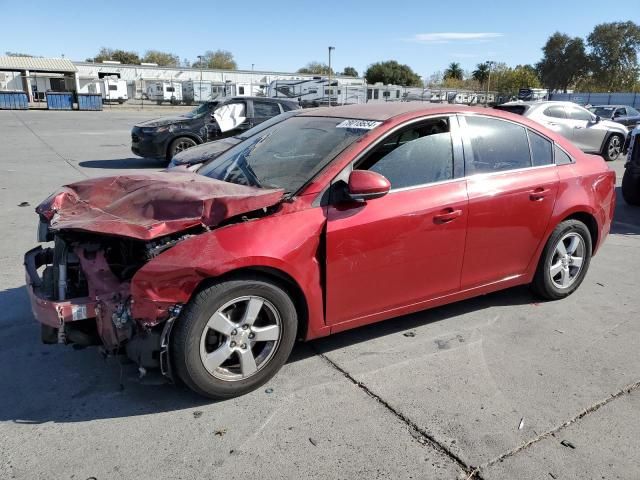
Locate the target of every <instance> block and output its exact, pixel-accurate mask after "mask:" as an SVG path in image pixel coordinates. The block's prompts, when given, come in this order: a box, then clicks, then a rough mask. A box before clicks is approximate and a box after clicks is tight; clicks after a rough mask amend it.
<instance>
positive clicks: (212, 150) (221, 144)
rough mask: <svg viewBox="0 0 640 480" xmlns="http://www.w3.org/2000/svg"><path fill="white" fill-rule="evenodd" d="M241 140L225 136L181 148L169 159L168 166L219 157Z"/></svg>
mask: <svg viewBox="0 0 640 480" xmlns="http://www.w3.org/2000/svg"><path fill="white" fill-rule="evenodd" d="M241 141H242V140H241V139H239V138H236V137H227V138H223V139H221V140H216V141H215V142H208V143H203V144H202V145H198V146H195V147H192V148H188V149H186V150H183V151H182V152H180V153H178V154H176V155H175V156H174V157H173V158H172V159H171V164H170V165H169V166H170V167H174V166H176V165H196V164H198V163H204V162H208V161H209V160H211V159H212V158H216V157H219V156H220V155H222V154H223V153H224V152H226V151H227V150H229V149H230V148H231V147H233V146H235V145H237V144H239V143H240V142H241Z"/></svg>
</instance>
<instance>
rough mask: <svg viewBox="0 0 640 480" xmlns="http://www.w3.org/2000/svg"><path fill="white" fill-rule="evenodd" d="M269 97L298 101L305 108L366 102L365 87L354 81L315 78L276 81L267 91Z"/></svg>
mask: <svg viewBox="0 0 640 480" xmlns="http://www.w3.org/2000/svg"><path fill="white" fill-rule="evenodd" d="M265 94H266V96H267V97H275V98H290V99H292V100H298V102H299V103H300V105H301V106H303V107H313V106H319V105H327V104H328V103H329V98H330V99H331V104H332V105H348V104H352V103H364V102H365V89H364V85H363V84H362V83H360V82H354V81H352V80H344V79H341V78H332V79H331V86H329V79H328V78H325V77H315V78H313V79H311V80H309V79H306V80H274V81H272V82H271V83H270V84H269V85H268V86H267V89H266V92H265Z"/></svg>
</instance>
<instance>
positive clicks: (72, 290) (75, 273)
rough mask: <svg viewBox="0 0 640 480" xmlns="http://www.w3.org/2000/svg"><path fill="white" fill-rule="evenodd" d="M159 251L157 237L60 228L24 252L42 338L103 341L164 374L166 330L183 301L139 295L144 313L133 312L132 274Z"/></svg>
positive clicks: (112, 350)
mask: <svg viewBox="0 0 640 480" xmlns="http://www.w3.org/2000/svg"><path fill="white" fill-rule="evenodd" d="M163 243H164V244H168V245H171V244H172V243H173V242H172V240H169V239H167V240H166V241H165V242H163ZM159 251H161V249H160V248H159V246H158V242H143V241H139V240H132V239H126V238H117V237H106V236H102V237H99V236H95V237H94V236H91V235H87V234H82V233H80V234H79V233H76V232H65V233H61V234H56V235H55V236H54V246H53V247H46V248H43V247H41V246H39V247H36V248H34V249H32V250H30V251H29V252H27V253H26V254H25V260H24V264H25V269H26V281H27V290H28V292H29V297H30V300H31V308H32V311H33V315H34V316H35V318H36V319H37V320H38V321H39V322H40V323H41V329H42V341H43V342H44V343H63V344H74V345H78V346H91V345H101V346H103V348H104V349H105V350H106V352H108V353H125V352H126V354H127V355H128V356H129V357H130V358H131V359H132V360H133V361H135V362H136V363H138V364H139V365H140V366H142V367H144V368H158V367H160V368H161V369H162V371H163V373H165V374H167V373H168V372H169V366H168V362H167V352H166V349H167V347H168V343H167V341H168V334H169V331H170V326H171V324H172V322H173V320H174V319H175V318H176V317H177V316H178V315H179V313H180V308H181V306H180V305H178V304H173V303H171V302H166V303H163V304H158V303H157V302H155V303H154V304H145V303H149V302H147V301H145V300H144V299H140V303H141V304H142V305H140V308H136V310H140V311H142V314H141V316H138V318H135V319H134V316H133V313H132V312H133V311H134V310H133V307H134V305H135V302H136V300H135V299H134V298H133V297H132V295H131V280H132V278H133V276H134V275H135V273H136V272H137V270H138V269H139V268H141V267H142V266H143V265H144V264H145V263H146V262H147V261H149V260H150V259H152V258H153V257H154V256H155V255H157V254H158V252H159ZM135 306H136V307H138V306H137V305H135Z"/></svg>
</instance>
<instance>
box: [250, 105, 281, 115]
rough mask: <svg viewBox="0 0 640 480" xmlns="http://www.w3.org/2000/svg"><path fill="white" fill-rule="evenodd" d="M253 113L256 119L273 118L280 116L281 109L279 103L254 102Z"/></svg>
mask: <svg viewBox="0 0 640 480" xmlns="http://www.w3.org/2000/svg"><path fill="white" fill-rule="evenodd" d="M253 112H254V114H255V116H256V117H266V118H271V117H275V116H276V115H280V107H279V106H278V104H277V103H271V102H253Z"/></svg>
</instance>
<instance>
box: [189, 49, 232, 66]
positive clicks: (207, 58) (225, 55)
mask: <svg viewBox="0 0 640 480" xmlns="http://www.w3.org/2000/svg"><path fill="white" fill-rule="evenodd" d="M203 57H204V58H203V59H202V65H201V64H200V59H198V61H197V62H194V63H193V64H192V65H191V66H192V67H194V68H216V69H219V70H236V69H237V68H238V64H237V63H236V61H235V60H234V59H233V54H232V53H231V52H229V51H227V50H216V51H215V52H214V51H212V50H207V51H206V52H204V55H203Z"/></svg>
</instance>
